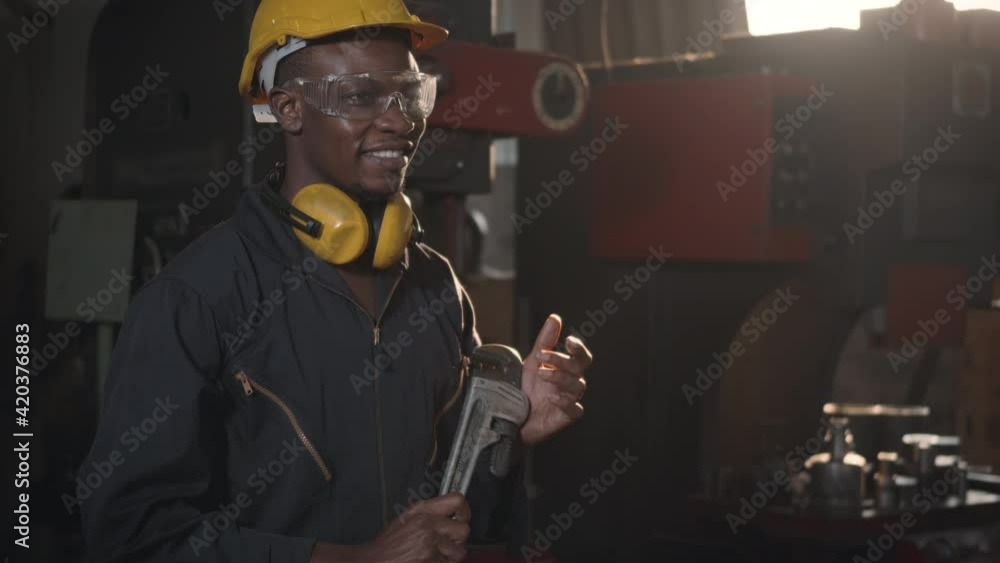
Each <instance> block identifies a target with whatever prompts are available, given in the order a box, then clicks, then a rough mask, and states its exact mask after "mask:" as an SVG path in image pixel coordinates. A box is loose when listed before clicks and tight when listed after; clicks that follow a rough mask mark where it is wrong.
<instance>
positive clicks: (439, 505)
mask: <svg viewBox="0 0 1000 563" xmlns="http://www.w3.org/2000/svg"><path fill="white" fill-rule="evenodd" d="M413 510H415V511H420V512H426V513H428V514H434V515H436V516H445V517H452V515H454V518H455V520H457V521H459V522H468V521H469V519H470V518H471V517H472V512H471V511H470V510H469V503H468V502H466V501H465V497H464V496H462V494H461V493H449V494H447V495H444V496H440V497H434V498H431V499H427V500H423V501H420V502H419V503H417V504H415V505H414V506H413Z"/></svg>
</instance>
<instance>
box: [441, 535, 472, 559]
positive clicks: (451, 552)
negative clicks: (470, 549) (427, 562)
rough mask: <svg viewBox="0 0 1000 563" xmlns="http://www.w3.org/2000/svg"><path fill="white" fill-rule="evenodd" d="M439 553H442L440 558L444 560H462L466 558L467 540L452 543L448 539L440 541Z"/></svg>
mask: <svg viewBox="0 0 1000 563" xmlns="http://www.w3.org/2000/svg"><path fill="white" fill-rule="evenodd" d="M437 549H438V553H440V554H441V558H440V560H442V561H449V562H451V561H454V562H456V563H457V562H458V561H462V560H463V559H465V554H466V551H465V541H464V540H463V541H462V543H452V542H450V541H448V540H446V539H442V540H440V541H438V544H437Z"/></svg>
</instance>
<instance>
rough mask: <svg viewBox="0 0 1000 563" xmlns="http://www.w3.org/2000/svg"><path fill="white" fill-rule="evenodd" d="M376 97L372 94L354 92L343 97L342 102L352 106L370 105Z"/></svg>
mask: <svg viewBox="0 0 1000 563" xmlns="http://www.w3.org/2000/svg"><path fill="white" fill-rule="evenodd" d="M376 97H377V96H376V95H375V94H374V93H372V92H354V93H353V94H348V95H347V96H345V97H344V101H346V102H347V103H349V104H351V105H354V106H363V105H371V104H374V103H375V98H376Z"/></svg>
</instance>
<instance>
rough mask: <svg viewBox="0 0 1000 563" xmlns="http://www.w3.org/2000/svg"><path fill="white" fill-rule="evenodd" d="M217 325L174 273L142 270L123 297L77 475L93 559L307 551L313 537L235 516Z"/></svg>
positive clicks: (291, 558) (252, 562) (283, 557)
mask: <svg viewBox="0 0 1000 563" xmlns="http://www.w3.org/2000/svg"><path fill="white" fill-rule="evenodd" d="M219 334H220V333H219V331H218V330H217V326H216V322H215V318H214V316H213V313H212V311H211V309H209V307H208V306H207V305H206V304H205V303H204V302H203V301H202V299H201V298H200V297H199V296H198V295H197V293H195V292H194V290H193V289H191V288H190V287H189V286H187V285H185V284H183V283H181V282H179V281H173V280H155V281H153V282H152V283H151V284H150V285H148V286H147V287H146V288H144V289H143V290H142V291H141V292H140V294H139V296H138V297H137V298H136V300H135V301H134V302H133V304H132V305H131V306H130V308H129V312H128V317H127V318H126V321H125V324H124V327H123V328H122V330H121V334H120V336H119V339H118V342H117V345H116V348H115V352H114V356H113V359H112V364H111V374H110V376H109V379H108V382H107V385H106V388H105V397H106V400H105V403H104V408H103V412H102V414H101V420H100V423H99V425H98V430H97V435H96V437H95V440H94V444H93V446H92V448H91V451H90V455H89V458H88V459H87V460H86V461H85V462H84V464H83V466H82V467H81V470H80V475H79V477H80V479H79V480H78V481H77V483H78V488H77V496H78V498H77V500H78V502H79V503H81V504H80V510H81V514H82V519H83V533H84V537H85V540H86V543H87V548H88V551H89V552H90V556H91V558H92V559H93V560H94V561H102V562H118V561H128V562H129V563H141V562H154V561H155V562H160V561H201V562H209V563H216V562H222V561H239V562H246V563H265V562H272V561H282V562H295V563H306V562H307V561H308V560H309V558H310V555H311V553H312V549H313V545H314V542H315V540H313V539H310V538H296V537H287V536H283V535H277V534H271V533H264V532H261V531H258V530H255V529H252V528H247V527H243V526H240V525H238V524H237V523H236V520H238V515H236V514H234V513H235V512H236V510H237V509H238V508H239V507H238V506H237V505H235V504H234V499H232V498H229V487H228V483H227V479H226V471H225V465H226V458H227V455H228V452H227V450H226V448H227V440H226V435H225V430H224V426H223V420H224V419H223V417H224V414H223V413H224V412H225V409H226V408H227V406H226V397H225V395H224V391H223V389H222V386H221V384H220V383H219V378H218V374H219V372H220V369H221V368H222V367H223V366H222V365H221V364H222V362H223V353H222V347H221V345H220V338H219ZM88 492H89V494H88ZM251 502H252V499H251Z"/></svg>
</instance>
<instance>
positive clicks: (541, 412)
mask: <svg viewBox="0 0 1000 563" xmlns="http://www.w3.org/2000/svg"><path fill="white" fill-rule="evenodd" d="M560 332H562V319H560V318H559V316H558V315H549V318H548V319H546V321H545V326H543V327H542V330H541V331H539V332H538V337H537V338H536V339H535V347H534V348H533V349H532V350H531V355H529V356H528V357H527V358H525V359H524V367H523V368H522V370H521V390H522V391H524V394H525V395H527V396H528V401H529V402H530V403H531V413H530V414H529V415H528V420H527V421H526V422H525V423H524V426H523V427H521V440H522V441H523V442H524V443H525V444H526V445H528V446H533V445H535V444H537V443H539V442H541V441H542V440H545V439H546V438H548V437H549V436H551V435H553V434H555V433H556V432H558V431H560V430H562V429H563V428H565V427H567V426H569V425H570V424H572V423H573V422H575V421H576V420H577V419H579V418H580V417H581V416H583V405H581V404H580V403H579V401H580V399H581V398H582V397H583V393H584V392H585V391H586V390H587V380H586V379H584V377H583V372H584V371H585V370H586V369H587V368H588V367H590V364H591V362H592V361H593V359H594V357H593V356H592V355H591V354H590V350H588V349H587V347H586V346H584V344H583V342H581V341H580V339H579V338H577V337H575V336H569V337H567V338H566V351H567V352H569V355H567V354H563V353H561V352H556V351H555V350H553V348H555V346H556V344H558V343H559V333H560Z"/></svg>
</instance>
